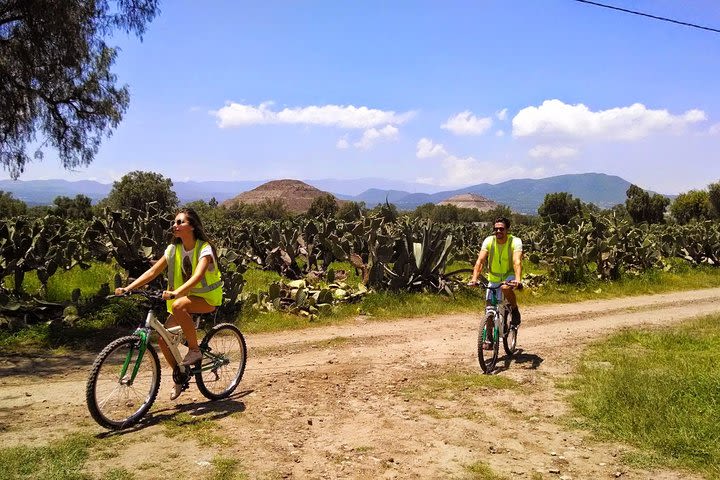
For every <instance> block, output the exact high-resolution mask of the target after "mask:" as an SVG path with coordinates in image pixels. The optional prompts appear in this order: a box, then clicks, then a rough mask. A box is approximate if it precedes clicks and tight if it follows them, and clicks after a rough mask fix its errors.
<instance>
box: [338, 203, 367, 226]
mask: <svg viewBox="0 0 720 480" xmlns="http://www.w3.org/2000/svg"><path fill="white" fill-rule="evenodd" d="M367 211H368V209H367V207H366V206H365V202H343V203H341V204H340V206H339V207H338V211H337V212H336V213H335V216H336V217H337V218H338V219H340V220H344V221H346V222H354V221H355V220H360V218H361V217H362V216H363V215H365V214H367Z"/></svg>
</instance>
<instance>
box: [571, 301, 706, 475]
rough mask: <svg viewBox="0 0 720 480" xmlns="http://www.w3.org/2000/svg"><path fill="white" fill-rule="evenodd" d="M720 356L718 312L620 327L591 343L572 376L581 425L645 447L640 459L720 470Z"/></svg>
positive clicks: (636, 458)
mask: <svg viewBox="0 0 720 480" xmlns="http://www.w3.org/2000/svg"><path fill="white" fill-rule="evenodd" d="M718 358H720V316H718V315H715V316H709V317H704V318H699V319H696V320H694V321H691V322H687V323H684V324H682V325H678V326H676V327H672V328H667V329H662V330H627V331H624V332H621V333H618V334H614V335H612V336H610V338H608V339H605V340H603V341H602V342H600V343H598V344H596V345H594V346H592V347H591V348H589V349H588V350H587V352H586V353H585V355H584V356H583V359H582V362H581V366H580V369H579V373H578V376H577V378H576V379H575V380H574V381H572V382H571V383H570V387H571V388H572V389H574V390H575V392H576V393H575V394H574V395H573V397H572V398H573V400H572V401H573V405H574V406H575V408H576V410H577V412H578V413H580V414H581V415H582V418H583V419H584V420H582V421H581V426H582V427H586V428H590V429H592V430H593V431H594V432H596V433H597V434H598V435H599V436H600V437H602V438H604V439H611V440H615V441H622V442H626V443H628V444H630V445H634V446H636V447H638V449H639V453H635V454H633V455H632V456H631V457H630V458H628V459H627V460H628V461H631V462H634V463H636V464H639V465H642V466H648V465H655V466H658V465H665V466H668V467H671V468H686V469H689V470H692V471H697V472H700V473H702V474H703V475H706V476H707V477H708V478H720V420H719V419H720V402H719V401H718V399H719V398H720V364H718V361H717V360H718ZM639 385H642V388H638V386H639Z"/></svg>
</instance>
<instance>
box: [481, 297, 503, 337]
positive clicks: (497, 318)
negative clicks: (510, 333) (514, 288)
mask: <svg viewBox="0 0 720 480" xmlns="http://www.w3.org/2000/svg"><path fill="white" fill-rule="evenodd" d="M485 288H487V289H488V290H490V305H486V306H485V321H486V322H487V319H488V315H489V314H492V315H493V317H494V318H493V335H495V337H494V339H496V340H497V341H499V339H500V338H502V337H503V336H504V335H505V322H503V321H502V313H503V312H502V311H501V308H502V309H503V310H504V305H505V299H504V298H503V301H502V302H498V293H497V292H498V290H500V287H499V286H497V287H490V286H487V287H485ZM485 340H487V339H486V338H483V341H485Z"/></svg>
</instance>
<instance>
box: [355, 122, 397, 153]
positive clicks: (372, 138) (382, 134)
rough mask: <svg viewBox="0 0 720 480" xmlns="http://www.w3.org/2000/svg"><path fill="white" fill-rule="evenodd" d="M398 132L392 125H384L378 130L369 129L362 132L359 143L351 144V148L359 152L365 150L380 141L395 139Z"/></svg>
mask: <svg viewBox="0 0 720 480" xmlns="http://www.w3.org/2000/svg"><path fill="white" fill-rule="evenodd" d="M398 132H399V130H398V129H397V128H395V127H393V126H392V125H385V127H383V128H381V129H380V130H378V129H376V128H369V129H367V130H365V131H364V132H363V136H362V138H361V139H360V140H359V141H357V142H355V143H353V146H354V147H355V148H359V149H361V150H367V149H368V148H370V147H372V146H373V145H375V143H376V142H378V141H380V140H385V139H387V140H394V139H396V138H397V136H398Z"/></svg>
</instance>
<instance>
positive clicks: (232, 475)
mask: <svg viewBox="0 0 720 480" xmlns="http://www.w3.org/2000/svg"><path fill="white" fill-rule="evenodd" d="M210 463H212V465H213V467H214V468H215V469H214V471H213V472H212V474H211V475H210V480H247V479H249V478H250V477H249V476H248V475H247V474H246V473H244V472H242V471H238V470H239V469H240V468H241V466H242V465H241V463H240V461H239V460H237V459H235V458H226V457H215V458H213V459H212V461H211V462H210Z"/></svg>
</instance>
